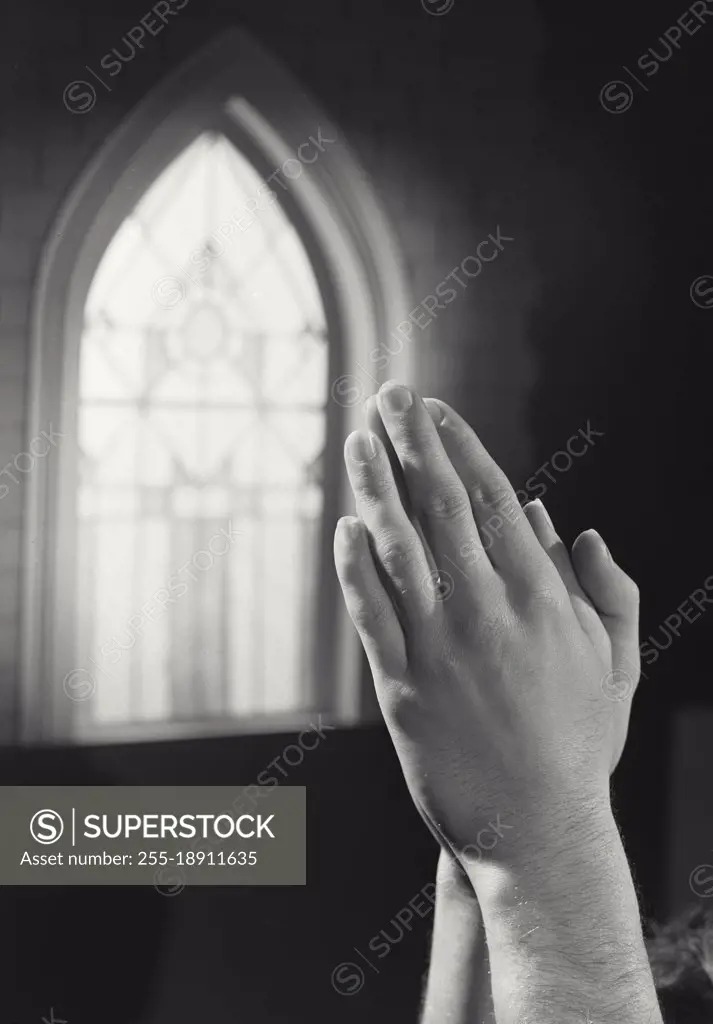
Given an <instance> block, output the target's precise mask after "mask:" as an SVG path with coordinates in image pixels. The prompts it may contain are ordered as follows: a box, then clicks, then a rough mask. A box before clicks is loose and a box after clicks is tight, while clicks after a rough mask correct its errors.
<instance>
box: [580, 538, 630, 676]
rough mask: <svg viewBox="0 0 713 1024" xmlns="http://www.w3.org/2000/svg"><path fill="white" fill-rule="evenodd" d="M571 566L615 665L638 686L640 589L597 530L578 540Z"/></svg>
mask: <svg viewBox="0 0 713 1024" xmlns="http://www.w3.org/2000/svg"><path fill="white" fill-rule="evenodd" d="M572 563H573V565H574V568H575V570H576V573H577V576H578V578H579V581H580V583H581V585H582V587H583V589H584V590H585V592H586V593H587V594H588V596H589V598H590V599H591V601H592V604H593V605H594V607H595V608H596V610H597V612H598V613H599V616H600V618H601V620H602V622H603V624H604V627H605V629H606V631H607V633H608V634H609V639H610V640H611V643H612V655H613V662H614V664H615V665H617V664H618V665H622V666H624V668H623V671H630V672H631V675H632V679H633V681H634V683H635V682H636V681H637V679H638V674H639V672H640V666H641V660H640V654H639V588H638V587H637V586H636V584H635V583H634V581H633V580H632V579H631V577H630V576H627V574H626V573H625V572H624V570H623V569H622V568H620V566H618V565H617V564H616V562H615V561H614V560H613V558H612V556H611V554H610V553H609V549H608V548H607V546H606V544H605V543H604V541H603V540H602V538H601V537H600V536H599V534H598V533H597V531H596V530H587V531H586V532H585V533H582V534H580V535H579V537H577V539H576V541H575V542H574V545H573V547H572ZM627 666H628V668H627Z"/></svg>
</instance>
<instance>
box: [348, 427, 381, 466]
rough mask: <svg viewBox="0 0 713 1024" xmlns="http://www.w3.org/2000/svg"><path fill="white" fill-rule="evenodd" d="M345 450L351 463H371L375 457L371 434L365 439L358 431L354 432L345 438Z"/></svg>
mask: <svg viewBox="0 0 713 1024" xmlns="http://www.w3.org/2000/svg"><path fill="white" fill-rule="evenodd" d="M346 449H347V454H348V455H349V458H350V459H351V460H352V462H360V463H362V462H371V460H372V459H373V458H374V456H375V455H376V448H375V447H374V440H373V434H369V436H368V437H367V436H366V435H364V434H362V433H360V432H359V431H358V430H355V431H354V433H353V434H350V435H349V437H348V438H347V443H346Z"/></svg>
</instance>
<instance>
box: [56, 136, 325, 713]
mask: <svg viewBox="0 0 713 1024" xmlns="http://www.w3.org/2000/svg"><path fill="white" fill-rule="evenodd" d="M262 185H263V181H262V179H261V178H260V176H259V175H258V174H257V172H256V171H255V170H254V168H253V167H252V166H251V165H250V164H249V163H248V162H247V161H246V160H245V159H244V158H243V157H242V156H241V154H240V153H239V152H238V151H237V150H236V149H235V147H234V146H233V145H232V144H231V143H230V142H229V141H228V140H227V139H226V138H224V137H222V136H216V135H211V134H204V135H202V136H200V137H199V138H198V139H197V140H196V141H195V142H194V143H193V144H192V145H191V146H190V147H189V148H188V149H187V150H186V151H185V152H184V153H182V154H181V155H180V157H179V158H178V159H176V160H175V161H174V163H173V164H171V165H170V166H169V167H168V168H167V169H166V170H165V171H164V172H163V174H162V175H161V176H160V177H159V178H158V179H157V180H156V181H155V182H154V184H153V185H152V186H151V188H150V189H149V190H148V191H147V192H146V193H145V195H144V196H143V197H142V198H141V199H140V201H139V202H138V203H137V205H136V207H135V208H134V210H133V212H132V214H131V215H130V216H129V217H128V218H127V219H126V220H125V221H124V223H123V224H122V225H121V227H120V229H119V230H118V231H117V233H116V235H115V237H114V239H113V241H112V242H111V244H110V245H109V247H108V249H107V251H106V253H105V255H104V257H103V259H102V261H101V263H100V265H99V268H98V270H97V273H96V275H95V277H94V280H93V282H92V286H91V289H90V291H89V295H88V298H87V303H86V309H85V323H84V331H83V336H82V345H81V361H80V407H79V445H80V450H81V461H80V493H79V501H78V532H79V546H78V552H79V555H78V558H79V563H78V576H77V579H78V583H77V595H76V600H77V609H78V616H77V621H78V627H77V628H78V636H77V651H78V653H79V654H80V656H82V655H85V654H86V656H88V657H89V658H91V659H92V660H93V662H94V663H95V669H94V670H93V672H94V675H95V676H96V678H97V691H96V694H95V696H94V697H93V699H92V700H91V701H89V702H87V706H86V708H83V709H82V711H83V713H86V714H88V715H91V720H93V721H94V722H95V723H96V724H97V725H99V724H105V723H106V724H108V723H132V722H142V721H162V722H168V721H174V720H184V721H185V720H199V719H201V720H205V719H214V718H220V717H222V716H226V715H231V716H245V715H252V714H263V713H268V714H269V713H271V712H289V711H293V710H299V709H300V708H302V707H305V706H308V704H309V700H310V694H309V693H308V692H307V689H308V687H309V681H310V673H311V661H310V659H311V643H312V640H313V637H314V632H315V622H314V619H315V611H314V609H315V597H316V594H315V590H316V581H317V579H318V547H319V536H320V526H321V509H322V452H323V448H324V444H325V414H324V412H325V404H326V401H327V397H328V367H327V339H326V326H325V316H324V310H323V307H322V301H321V298H320V293H319V289H318V287H317V283H316V280H315V275H314V272H313V270H312V267H311V265H310V262H309V260H308V257H307V255H306V252H305V249H304V246H303V244H302V242H301V240H300V237H299V235H298V234H297V232H296V230H295V229H294V227H293V226H292V224H291V223H290V221H289V220H288V219H287V217H286V216H285V213H284V211H283V210H282V209H281V207H280V205H279V203H278V202H276V201H273V203H272V205H270V197H269V195H268V194H267V193H266V192H265V189H264V187H263V188H262V189H261V197H260V200H259V202H260V208H259V209H258V210H257V211H256V212H255V213H254V214H253V215H252V217H250V216H248V215H246V214H245V212H244V205H245V203H246V201H247V200H248V199H250V198H256V197H257V195H258V189H260V187H261V186H262ZM250 221H252V223H250Z"/></svg>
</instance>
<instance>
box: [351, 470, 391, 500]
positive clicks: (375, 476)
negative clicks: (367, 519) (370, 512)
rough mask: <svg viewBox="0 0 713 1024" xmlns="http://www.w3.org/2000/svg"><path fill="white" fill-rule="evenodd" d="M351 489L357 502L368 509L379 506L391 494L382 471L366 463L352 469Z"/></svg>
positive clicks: (386, 478)
mask: <svg viewBox="0 0 713 1024" xmlns="http://www.w3.org/2000/svg"><path fill="white" fill-rule="evenodd" d="M352 487H353V489H354V492H355V494H356V495H357V496H358V498H359V500H360V501H361V502H363V503H364V505H366V506H367V507H368V508H371V507H374V506H377V505H379V503H380V502H382V501H384V499H385V498H387V497H388V496H389V495H390V493H391V487H390V486H389V480H388V477H387V476H386V474H385V473H384V471H383V470H382V469H381V468H380V467H378V466H374V465H371V464H368V463H367V464H364V465H361V466H358V467H357V468H356V469H352Z"/></svg>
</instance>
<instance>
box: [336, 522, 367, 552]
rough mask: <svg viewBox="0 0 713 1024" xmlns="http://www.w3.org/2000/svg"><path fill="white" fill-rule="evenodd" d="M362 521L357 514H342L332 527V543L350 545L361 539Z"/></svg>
mask: <svg viewBox="0 0 713 1024" xmlns="http://www.w3.org/2000/svg"><path fill="white" fill-rule="evenodd" d="M363 525H364V524H363V523H362V521H361V519H360V518H359V516H342V517H341V518H340V519H338V520H337V525H336V526H335V528H334V543H335V545H337V544H339V545H340V546H344V545H348V546H350V547H351V546H352V545H353V544H355V543H358V541H359V540H360V539H361V536H362V529H363Z"/></svg>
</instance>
